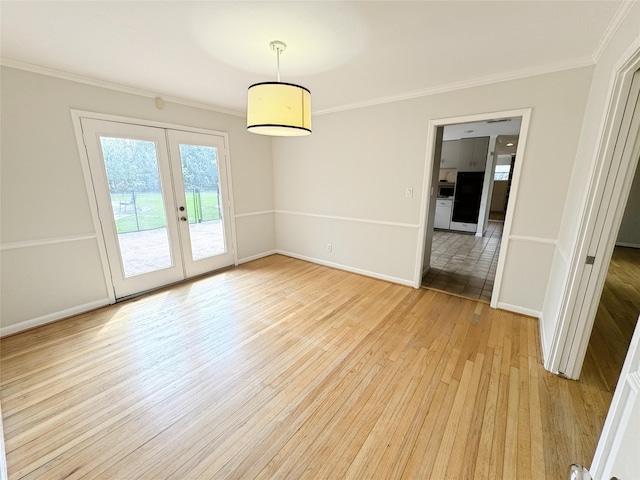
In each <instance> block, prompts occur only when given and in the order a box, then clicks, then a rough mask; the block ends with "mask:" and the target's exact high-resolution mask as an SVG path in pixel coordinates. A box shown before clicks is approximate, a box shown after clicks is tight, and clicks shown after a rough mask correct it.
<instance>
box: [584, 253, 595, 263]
mask: <svg viewBox="0 0 640 480" xmlns="http://www.w3.org/2000/svg"><path fill="white" fill-rule="evenodd" d="M595 261H596V257H592V256H591V255H587V261H586V262H585V263H586V264H587V265H593V264H594V263H595Z"/></svg>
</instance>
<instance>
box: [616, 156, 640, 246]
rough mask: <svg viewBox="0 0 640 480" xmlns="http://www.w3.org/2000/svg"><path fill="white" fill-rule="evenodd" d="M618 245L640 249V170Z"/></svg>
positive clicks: (624, 216)
mask: <svg viewBox="0 0 640 480" xmlns="http://www.w3.org/2000/svg"><path fill="white" fill-rule="evenodd" d="M616 244H617V245H621V246H626V247H634V248H640V168H636V174H635V176H634V177H633V183H632V184H631V191H630V192H629V199H628V200H627V206H626V208H625V210H624V215H623V217H622V223H621V224H620V231H619V232H618V240H617V242H616Z"/></svg>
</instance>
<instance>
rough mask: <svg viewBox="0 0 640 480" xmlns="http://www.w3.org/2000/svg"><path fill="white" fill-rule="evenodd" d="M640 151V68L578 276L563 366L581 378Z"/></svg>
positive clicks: (561, 369)
mask: <svg viewBox="0 0 640 480" xmlns="http://www.w3.org/2000/svg"><path fill="white" fill-rule="evenodd" d="M639 156H640V71H638V72H636V73H635V75H634V78H633V82H632V84H631V89H630V93H629V96H628V99H627V101H626V104H625V109H624V114H623V117H622V121H621V124H620V129H619V133H618V136H617V138H616V141H615V147H614V149H613V154H612V160H611V166H610V168H609V172H608V174H607V176H606V179H605V181H604V182H602V184H601V185H599V186H598V192H597V195H598V197H599V198H601V201H600V203H599V204H598V205H597V207H596V208H595V209H594V213H593V215H592V219H591V220H590V221H589V222H590V223H589V226H588V232H589V233H588V234H587V236H586V237H587V238H588V247H587V253H586V258H584V262H585V263H584V264H583V265H582V270H581V274H580V275H579V276H578V278H579V281H578V283H577V291H576V296H575V298H576V302H575V304H574V306H573V309H572V311H571V316H570V318H569V327H568V329H567V333H566V336H565V337H564V338H563V339H561V340H559V341H558V343H561V344H563V345H564V346H563V348H562V349H561V350H560V353H561V355H560V359H559V363H558V368H557V371H559V372H562V373H564V374H565V375H566V376H567V377H569V378H576V379H577V378H578V377H579V375H580V370H581V369H582V364H583V361H584V357H585V354H586V350H587V345H588V343H589V337H590V336H591V330H592V328H593V321H594V319H595V315H596V310H597V307H598V303H599V300H600V295H601V293H602V288H603V286H604V281H605V277H606V274H607V270H608V268H609V262H610V261H611V255H612V254H613V248H614V246H615V239H616V236H617V233H618V230H619V228H620V222H621V221H622V214H623V211H624V205H626V202H627V198H628V196H629V190H630V189H631V182H632V180H633V176H634V171H635V168H636V165H637V164H638V157H639Z"/></svg>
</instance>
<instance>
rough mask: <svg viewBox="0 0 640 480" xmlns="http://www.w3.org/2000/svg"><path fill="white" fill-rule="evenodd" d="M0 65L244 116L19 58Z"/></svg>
mask: <svg viewBox="0 0 640 480" xmlns="http://www.w3.org/2000/svg"><path fill="white" fill-rule="evenodd" d="M0 65H3V66H5V67H10V68H16V69H19V70H25V71H28V72H32V73H38V74H41V75H47V76H50V77H55V78H60V79H62V80H70V81H72V82H77V83H83V84H85V85H92V86H94V87H101V88H107V89H109V90H116V91H118V92H123V93H130V94H132V95H138V96H142V97H150V98H156V97H161V98H162V99H163V100H164V101H165V102H170V103H176V104H179V105H185V106H187V107H195V108H201V109H203V110H209V111H212V112H216V113H224V114H226V115H232V116H234V117H244V116H245V113H244V112H239V111H237V110H230V109H225V108H221V107H215V106H213V105H209V104H206V103H200V102H195V101H193V100H187V99H186V98H180V97H174V96H172V95H165V94H162V93H159V92H152V91H149V90H144V89H142V88H136V87H130V86H128V85H122V84H119V83H114V82H107V81H105V80H98V79H96V78H91V77H84V76H82V75H76V74H74V73H68V72H63V71H60V70H54V69H52V68H47V67H42V66H40V65H34V64H31V63H26V62H21V61H19V60H13V59H10V58H5V57H0Z"/></svg>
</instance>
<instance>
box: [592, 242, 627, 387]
mask: <svg viewBox="0 0 640 480" xmlns="http://www.w3.org/2000/svg"><path fill="white" fill-rule="evenodd" d="M638 315H640V249H637V248H625V247H616V248H615V249H614V251H613V256H612V257H611V264H610V266H609V270H608V272H607V277H606V280H605V283H604V288H603V290H602V296H601V297H600V303H599V305H598V311H597V313H596V318H595V320H594V323H593V331H592V334H591V338H590V339H589V346H588V347H587V355H586V357H585V361H584V368H583V375H582V377H583V378H584V377H585V375H589V376H592V377H593V378H590V379H589V381H590V382H593V383H594V384H599V385H600V388H602V389H604V390H607V391H610V392H613V390H614V389H615V387H616V383H617V382H618V378H619V377H620V371H621V370H622V364H623V363H624V359H625V357H626V355H627V350H629V344H630V343H631V337H632V336H633V331H634V329H635V327H636V324H637V323H638Z"/></svg>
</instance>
